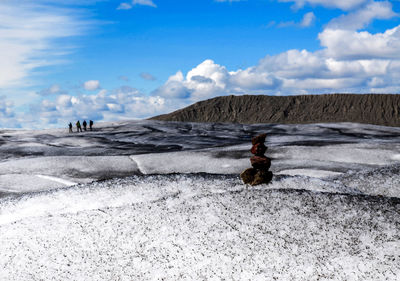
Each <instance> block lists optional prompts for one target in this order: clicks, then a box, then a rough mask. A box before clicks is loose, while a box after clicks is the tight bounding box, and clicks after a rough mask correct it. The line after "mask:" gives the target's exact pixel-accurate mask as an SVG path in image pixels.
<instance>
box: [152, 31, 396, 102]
mask: <svg viewBox="0 0 400 281" xmlns="http://www.w3.org/2000/svg"><path fill="white" fill-rule="evenodd" d="M318 38H319V40H320V42H321V46H322V47H323V48H322V49H320V50H318V51H314V52H310V51H307V50H296V49H293V50H289V51H286V52H283V53H280V54H277V55H274V56H266V57H265V58H263V59H261V60H260V62H259V63H258V64H257V65H255V66H251V67H248V68H246V69H237V70H228V69H227V68H226V67H225V66H222V65H219V64H216V63H215V62H214V61H212V60H205V61H204V62H202V63H200V64H199V65H197V66H196V67H194V68H193V69H192V70H190V71H189V72H188V73H187V74H186V75H184V74H183V73H182V72H178V73H177V74H175V75H173V76H171V77H170V78H169V79H168V81H167V82H166V83H165V84H164V85H162V86H161V87H160V88H159V89H157V91H155V93H156V94H157V95H159V96H162V97H165V98H171V97H173V98H182V99H187V100H190V101H198V100H202V99H205V98H211V97H214V96H219V95H230V94H243V93H247V94H306V93H324V92H356V93H357V92H385V91H389V90H390V91H391V92H399V91H400V53H399V52H398V50H400V26H397V27H395V28H392V29H389V30H386V31H385V32H383V33H375V34H372V33H370V32H367V31H359V32H358V31H353V30H342V29H331V28H326V29H325V30H323V31H322V32H321V33H320V34H319V36H318Z"/></svg>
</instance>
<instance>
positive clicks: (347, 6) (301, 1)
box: [278, 0, 370, 11]
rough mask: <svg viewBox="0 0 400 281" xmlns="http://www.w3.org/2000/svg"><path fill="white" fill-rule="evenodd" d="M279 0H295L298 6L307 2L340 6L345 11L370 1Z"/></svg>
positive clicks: (331, 6) (315, 4)
mask: <svg viewBox="0 0 400 281" xmlns="http://www.w3.org/2000/svg"><path fill="white" fill-rule="evenodd" d="M278 1H279V2H294V3H295V7H296V8H302V7H304V6H305V5H306V4H309V5H312V6H317V5H318V6H324V7H327V8H338V9H341V10H344V11H348V10H352V9H354V8H357V7H360V6H361V5H363V4H365V3H367V2H369V1H370V0H278Z"/></svg>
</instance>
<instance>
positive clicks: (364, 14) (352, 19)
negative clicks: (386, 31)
mask: <svg viewBox="0 0 400 281" xmlns="http://www.w3.org/2000/svg"><path fill="white" fill-rule="evenodd" d="M395 16H398V14H396V13H395V12H394V11H393V10H392V4H391V3H390V2H388V1H383V2H370V3H368V4H367V5H366V6H364V7H362V8H361V9H358V10H356V11H354V12H352V13H349V14H346V15H342V16H340V17H338V18H335V19H333V20H332V21H331V22H330V23H329V24H328V28H329V29H346V30H358V29H361V28H364V27H366V26H368V25H369V24H370V23H371V22H372V20H374V19H391V18H393V17H395Z"/></svg>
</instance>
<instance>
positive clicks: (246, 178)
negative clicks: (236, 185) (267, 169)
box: [240, 168, 257, 184]
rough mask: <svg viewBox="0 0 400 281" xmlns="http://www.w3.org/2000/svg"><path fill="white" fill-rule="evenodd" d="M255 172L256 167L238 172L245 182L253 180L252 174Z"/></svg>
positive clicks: (248, 182) (249, 182)
mask: <svg viewBox="0 0 400 281" xmlns="http://www.w3.org/2000/svg"><path fill="white" fill-rule="evenodd" d="M256 173H257V170H256V169H253V168H248V169H246V170H244V171H243V172H242V173H241V174H240V178H241V179H242V181H243V182H244V183H245V184H251V183H252V182H253V180H254V176H255V174H256Z"/></svg>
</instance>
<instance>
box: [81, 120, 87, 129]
mask: <svg viewBox="0 0 400 281" xmlns="http://www.w3.org/2000/svg"><path fill="white" fill-rule="evenodd" d="M82 125H83V129H84V130H85V131H86V126H87V123H86V120H83V123H82Z"/></svg>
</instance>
